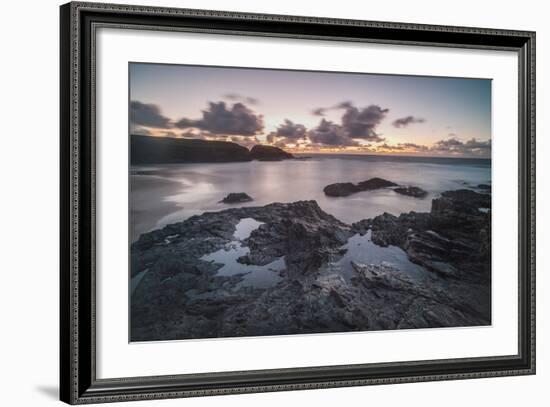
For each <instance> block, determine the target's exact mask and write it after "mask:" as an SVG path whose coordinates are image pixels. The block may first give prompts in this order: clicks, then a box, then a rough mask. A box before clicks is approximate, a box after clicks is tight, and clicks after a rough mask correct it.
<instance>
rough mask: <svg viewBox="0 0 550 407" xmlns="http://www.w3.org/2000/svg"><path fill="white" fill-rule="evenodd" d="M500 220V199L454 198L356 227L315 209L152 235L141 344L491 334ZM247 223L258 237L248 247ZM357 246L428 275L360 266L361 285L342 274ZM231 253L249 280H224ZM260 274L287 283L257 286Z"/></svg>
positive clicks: (137, 334)
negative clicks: (450, 331)
mask: <svg viewBox="0 0 550 407" xmlns="http://www.w3.org/2000/svg"><path fill="white" fill-rule="evenodd" d="M490 208H491V197H490V195H487V194H481V193H477V192H474V191H470V190H465V189H464V190H457V191H447V192H444V193H442V194H441V196H440V197H438V198H436V199H433V201H432V206H431V211H430V212H427V213H416V212H410V213H406V214H401V215H399V216H394V215H391V214H388V213H384V214H382V215H380V216H377V217H375V218H373V219H365V220H362V221H360V222H357V223H354V224H352V225H349V224H345V223H343V222H341V221H340V220H338V219H336V218H335V217H333V216H332V215H330V214H328V213H326V212H324V211H323V210H322V209H321V208H320V207H319V206H318V205H317V203H316V202H315V201H299V202H293V203H272V204H269V205H266V206H263V207H240V208H231V209H226V210H222V211H219V212H207V213H204V214H202V215H199V216H193V217H191V218H189V219H186V220H185V221H183V222H180V223H176V224H171V225H168V226H166V227H164V228H163V229H159V230H155V231H153V232H150V233H146V234H143V235H141V237H140V239H139V240H138V241H137V242H135V243H134V244H132V247H131V275H132V281H133V282H134V283H135V282H136V281H138V283H135V284H134V285H135V287H133V293H132V297H131V332H130V339H131V340H132V341H154V340H170V339H186V338H209V337H234V336H258V335H281V334H297V333H314V332H315V333H321V332H342V331H365V330H381V329H384V330H386V329H402V328H432V327H453V326H454V327H456V326H476V325H488V324H490V323H491V267H490V265H491V252H490V247H491V244H490V242H491V235H490V231H491V228H490V224H491V213H490ZM243 219H253V220H254V221H255V222H256V224H257V226H256V227H255V228H253V229H251V230H250V231H249V233H248V234H246V235H245V236H244V237H241V238H238V237H236V235H237V233H236V231H237V229H238V228H239V227H240V225H241V222H242V221H243ZM354 236H355V237H360V236H363V237H366V236H369V239H371V240H372V242H373V243H374V244H376V245H378V246H379V247H388V246H392V247H393V246H396V247H399V248H400V250H403V251H404V253H406V257H407V258H408V259H409V260H410V262H412V263H414V264H416V265H418V266H419V267H420V268H421V270H423V271H422V273H421V274H413V273H409V272H408V271H407V270H401V269H400V268H399V267H400V266H399V265H396V264H392V263H390V262H386V261H382V262H380V263H377V264H364V263H360V262H358V261H351V262H350V269H351V270H352V272H351V275H347V274H345V273H343V272H342V270H340V269H339V268H338V267H334V264H339V263H338V262H339V261H340V262H341V260H342V259H343V258H344V256H345V254H346V252H347V250H348V249H349V246H346V245H348V244H349V242H350V241H351V238H352V237H354ZM237 249H238V250H237ZM220 251H224V252H222V253H226V252H227V253H229V252H231V251H232V252H233V253H236V255H235V256H238V257H237V258H236V262H238V263H239V264H241V265H242V272H237V273H233V274H224V273H223V270H224V269H223V267H224V265H223V264H221V263H217V262H216V261H212V260H208V259H209V258H210V257H209V256H212V253H217V252H220ZM275 264H282V265H283V267H282V268H277V267H274V266H273V265H275ZM254 270H261V271H262V272H264V273H274V274H276V275H277V279H275V280H274V283H272V284H271V285H268V286H266V287H259V286H257V285H254V284H249V283H248V282H249V277H250V275H252V273H253V272H254ZM138 279H139V280H138Z"/></svg>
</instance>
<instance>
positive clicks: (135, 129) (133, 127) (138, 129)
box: [130, 122, 152, 136]
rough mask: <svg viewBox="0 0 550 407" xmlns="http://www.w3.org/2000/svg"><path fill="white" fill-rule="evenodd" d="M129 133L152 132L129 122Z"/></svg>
mask: <svg viewBox="0 0 550 407" xmlns="http://www.w3.org/2000/svg"><path fill="white" fill-rule="evenodd" d="M130 134H135V135H136V136H151V135H152V133H151V131H149V130H148V129H146V128H145V127H141V126H138V125H136V124H134V123H131V122H130Z"/></svg>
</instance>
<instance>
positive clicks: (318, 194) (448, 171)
mask: <svg viewBox="0 0 550 407" xmlns="http://www.w3.org/2000/svg"><path fill="white" fill-rule="evenodd" d="M372 177H380V178H384V179H387V180H389V181H393V182H395V183H397V184H400V185H415V186H418V187H420V188H423V189H425V190H426V191H428V196H427V197H426V198H423V199H418V198H413V197H408V196H403V195H400V194H397V193H396V192H394V191H393V190H392V189H380V190H376V191H364V192H360V193H357V194H354V195H351V196H348V197H342V198H332V197H327V196H325V194H324V193H323V188H324V187H325V186H326V185H328V184H331V183H335V182H360V181H365V180H367V179H369V178H372ZM490 183H491V166H490V160H479V159H453V158H422V157H381V156H353V155H314V156H312V157H311V158H309V159H300V160H285V161H274V162H269V161H263V162H262V161H251V162H239V163H219V164H210V163H200V164H166V165H152V166H139V167H132V168H131V172H130V188H131V193H130V214H131V222H130V223H131V227H130V229H131V239H132V241H135V240H136V239H137V238H138V237H139V235H140V234H141V233H144V232H149V231H151V230H154V229H157V228H160V227H163V226H165V225H167V224H169V223H175V222H180V221H182V220H185V219H186V218H188V217H190V216H192V215H199V214H202V213H203V212H206V211H219V210H223V209H226V208H231V207H239V206H262V205H266V204H269V203H272V202H295V201H299V200H311V199H313V200H316V201H317V203H318V204H319V206H320V207H321V208H322V209H323V210H325V211H326V212H328V213H330V214H332V215H334V216H335V217H337V218H338V219H340V220H342V221H344V222H347V223H352V222H356V221H359V220H361V219H366V218H370V217H374V216H377V215H379V214H381V213H383V212H389V213H393V214H395V215H399V214H400V213H403V212H409V211H417V212H427V211H429V210H430V206H431V200H432V198H434V197H436V196H437V195H438V194H440V193H441V192H443V191H446V190H453V189H459V188H468V187H472V188H475V187H477V185H478V184H490ZM231 192H245V193H247V194H248V195H250V196H251V197H252V198H253V199H254V201H252V202H247V203H244V204H235V205H227V204H223V203H220V201H221V200H222V199H223V198H224V197H225V196H226V195H227V194H229V193H231Z"/></svg>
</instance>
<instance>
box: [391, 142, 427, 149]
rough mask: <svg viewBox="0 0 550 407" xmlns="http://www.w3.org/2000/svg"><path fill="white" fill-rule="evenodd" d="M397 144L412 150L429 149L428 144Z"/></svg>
mask: <svg viewBox="0 0 550 407" xmlns="http://www.w3.org/2000/svg"><path fill="white" fill-rule="evenodd" d="M398 145H399V146H402V147H405V149H410V150H414V151H428V150H429V149H430V148H429V147H428V146H425V145H423V144H416V143H399V144H398Z"/></svg>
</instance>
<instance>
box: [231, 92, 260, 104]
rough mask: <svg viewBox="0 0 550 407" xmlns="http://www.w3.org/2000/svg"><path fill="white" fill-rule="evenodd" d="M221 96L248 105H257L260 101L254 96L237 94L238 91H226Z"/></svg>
mask: <svg viewBox="0 0 550 407" xmlns="http://www.w3.org/2000/svg"><path fill="white" fill-rule="evenodd" d="M223 97H224V98H225V99H228V100H231V101H233V102H244V103H248V104H249V105H257V104H259V103H260V101H259V100H258V99H256V98H253V97H250V96H243V95H239V94H238V93H227V94H225V95H223Z"/></svg>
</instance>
